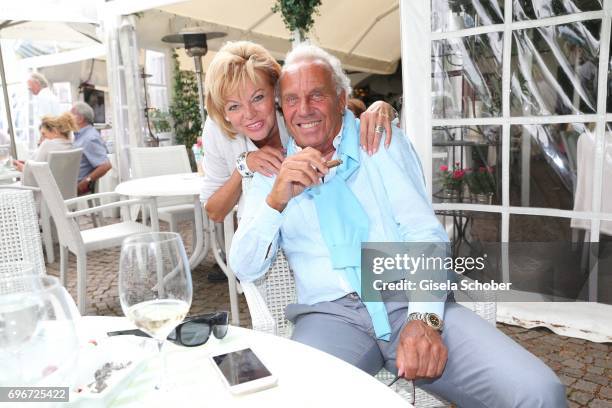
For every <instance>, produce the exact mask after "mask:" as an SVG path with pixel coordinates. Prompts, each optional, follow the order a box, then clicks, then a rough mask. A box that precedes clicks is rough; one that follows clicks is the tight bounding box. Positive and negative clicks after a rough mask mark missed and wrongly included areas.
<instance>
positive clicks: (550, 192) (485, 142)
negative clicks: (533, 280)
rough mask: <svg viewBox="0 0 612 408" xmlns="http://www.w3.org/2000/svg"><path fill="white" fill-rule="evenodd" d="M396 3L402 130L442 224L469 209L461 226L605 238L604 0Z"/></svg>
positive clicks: (610, 58) (609, 216) (611, 160)
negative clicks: (493, 219) (494, 219)
mask: <svg viewBox="0 0 612 408" xmlns="http://www.w3.org/2000/svg"><path fill="white" fill-rule="evenodd" d="M401 4H402V30H403V31H405V32H406V34H404V36H403V40H404V41H405V43H406V44H405V45H403V59H404V60H405V61H406V60H408V61H411V63H410V64H409V66H407V67H404V78H405V79H404V81H405V82H406V83H405V85H404V98H405V100H406V99H410V101H411V103H408V102H407V106H409V107H410V108H409V109H407V111H408V112H410V110H412V111H414V113H413V114H412V115H413V116H412V117H410V116H408V117H407V119H406V127H407V131H408V134H409V135H410V136H411V137H412V141H413V143H414V144H415V147H416V149H417V151H418V152H419V153H420V154H421V157H422V158H423V162H424V163H425V165H426V168H425V171H426V179H427V182H428V188H429V189H430V192H431V195H432V201H433V202H434V208H435V209H436V211H437V212H438V213H440V214H442V215H444V216H446V218H447V219H448V218H455V219H454V220H451V222H450V223H449V225H448V226H449V228H451V229H452V223H453V222H454V223H455V224H457V222H459V223H460V224H461V220H462V218H461V217H463V218H466V217H465V214H466V213H468V214H469V217H468V218H469V219H470V220H469V221H470V223H472V225H471V228H472V231H471V232H468V233H466V231H465V230H462V231H461V232H462V234H463V235H466V234H467V235H469V234H472V235H480V236H486V235H487V234H486V233H487V229H489V230H495V231H499V235H498V237H499V238H498V239H499V240H500V241H501V242H512V241H525V240H530V239H531V240H533V241H538V240H540V241H542V240H543V241H558V242H565V241H575V240H576V237H578V240H579V241H591V242H600V241H601V242H602V243H605V242H608V241H610V240H612V238H611V237H612V229H611V228H612V227H611V225H612V194H611V193H610V191H611V190H610V183H611V181H610V180H609V178H610V176H611V175H612V156H610V151H611V150H610V148H609V147H610V146H612V128H611V126H610V125H609V123H610V122H611V121H612V114H611V112H612V102H611V101H612V95H611V91H612V55H611V54H612V53H611V52H610V51H611V47H612V43H611V41H610V31H611V25H612V22H611V19H612V17H611V16H612V1H610V0H567V1H545V2H534V1H531V0H414V1H413V0H410V1H405V2H402V3H401ZM604 9H607V10H604ZM424 16H428V17H429V21H430V22H431V25H429V24H427V21H426V19H425V22H424V21H423V20H424V19H423V17H424ZM409 37H411V38H409ZM423 41H428V42H429V46H428V47H426V48H423V45H422V44H423ZM417 61H418V62H417ZM413 67H417V68H413ZM419 67H420V70H419V69H418V68H419ZM420 71H427V72H425V73H423V74H419V72H420ZM411 94H412V95H411ZM424 100H429V102H430V104H424V103H423V101H424ZM422 106H426V107H430V108H431V110H430V111H429V112H425V114H424V115H423V113H422V112H420V111H419V109H422ZM408 115H410V113H409V114H408ZM423 117H425V118H426V120H425V121H423ZM410 122H413V124H410ZM424 122H425V123H424ZM417 135H418V136H417ZM483 173H484V175H485V176H486V177H483V176H482V174H483ZM458 179H461V180H462V182H458ZM483 181H484V182H483ZM483 186H484V187H483ZM483 191H486V192H487V194H488V197H484V196H482V194H480V196H479V193H482V192H483ZM482 214H499V216H500V220H499V223H493V224H494V225H493V224H491V223H487V222H485V221H486V217H484V216H481V215H482ZM449 216H452V217H449ZM457 219H459V221H457ZM483 220H485V221H483ZM447 221H448V220H447ZM594 221H597V222H594ZM466 224H467V221H466ZM489 224H491V225H489ZM461 225H462V224H461ZM476 228H479V229H478V230H477V229H476ZM455 229H456V225H455ZM488 235H490V236H495V234H488ZM543 237H544V238H545V239H543ZM608 247H609V246H608ZM600 260H601V258H600ZM600 271H601V268H600ZM600 274H601V272H600ZM599 295H600V297H601V296H602V295H603V294H602V293H600V294H599ZM605 296H607V298H606V299H600V300H603V301H604V302H606V303H609V302H610V301H612V299H611V294H610V293H607V294H605Z"/></svg>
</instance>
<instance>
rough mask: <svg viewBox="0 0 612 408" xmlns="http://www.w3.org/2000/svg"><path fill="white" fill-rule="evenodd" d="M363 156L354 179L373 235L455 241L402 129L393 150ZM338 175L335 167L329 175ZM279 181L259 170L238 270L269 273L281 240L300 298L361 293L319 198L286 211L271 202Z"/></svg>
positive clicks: (235, 257)
mask: <svg viewBox="0 0 612 408" xmlns="http://www.w3.org/2000/svg"><path fill="white" fill-rule="evenodd" d="M356 129H357V131H359V127H357V128H356ZM341 135H342V131H341V133H340V134H339V135H338V136H336V138H335V139H334V146H335V147H337V146H338V145H339V143H340V138H341ZM291 142H292V141H291ZM291 142H290V143H291ZM334 157H335V155H334ZM360 161H361V163H360V164H361V165H360V167H359V169H358V170H357V171H356V172H355V174H354V175H353V176H352V177H351V178H350V179H348V180H347V185H348V186H349V188H350V189H351V191H352V192H353V193H354V194H355V196H356V197H357V199H358V200H359V202H360V203H361V205H362V206H363V208H364V210H365V212H366V213H367V214H368V217H369V225H370V228H369V241H370V242H448V236H447V235H446V232H445V231H444V229H443V228H442V225H440V223H439V222H438V219H437V218H436V216H435V214H434V211H433V209H432V207H431V203H430V201H429V199H428V198H427V194H426V191H425V183H424V179H423V173H422V170H421V164H420V161H419V159H418V156H417V155H416V152H415V151H414V149H413V147H412V145H411V143H410V141H409V140H408V138H406V137H405V135H404V134H403V132H402V131H401V130H400V129H398V128H395V127H394V128H393V138H392V141H391V145H390V146H389V148H388V149H385V148H381V149H379V150H378V152H377V153H375V154H374V155H373V156H368V154H367V153H365V152H364V151H363V150H361V151H360ZM334 176H335V172H334V169H332V172H330V174H328V175H327V176H326V177H325V180H329V179H330V178H331V177H334ZM274 181H275V177H265V176H262V175H261V174H259V173H256V174H255V176H254V177H253V181H252V183H251V186H250V188H249V191H248V193H247V195H246V202H245V208H244V211H243V217H242V219H241V221H240V224H239V227H238V230H237V231H236V234H235V235H234V238H233V241H232V247H231V250H230V258H229V261H230V266H231V268H232V270H233V271H234V273H235V274H236V276H237V277H238V278H239V279H240V280H243V281H247V282H248V281H253V280H255V279H257V278H259V277H260V276H262V275H263V274H264V273H266V271H267V270H268V269H269V267H270V265H271V263H272V260H273V259H274V257H275V255H276V251H277V249H278V247H279V245H280V247H282V249H283V251H284V252H285V255H286V256H287V259H288V261H289V265H290V267H291V269H292V270H293V273H294V276H295V282H296V290H297V297H298V302H300V303H304V304H309V305H312V304H315V303H318V302H324V301H332V300H336V299H339V298H341V297H343V296H345V295H347V294H348V293H351V292H353V289H352V288H351V286H350V285H349V283H348V282H347V281H346V279H345V278H344V276H343V274H342V273H341V272H340V271H335V270H334V268H333V267H332V264H331V261H330V258H329V252H328V249H327V246H326V244H325V242H324V240H323V237H322V235H321V231H320V227H319V222H318V218H317V210H316V208H315V204H314V201H313V200H312V198H310V197H309V196H308V195H307V194H300V195H298V196H296V197H294V198H293V199H291V201H289V203H288V204H287V207H286V208H285V209H284V210H283V212H282V213H280V212H278V211H276V210H275V209H273V208H271V207H270V206H269V205H268V204H267V203H266V197H267V196H268V194H269V193H270V191H271V190H272V186H273V184H274ZM412 312H433V313H436V314H438V316H441V317H443V313H444V303H443V302H410V303H409V310H408V313H412Z"/></svg>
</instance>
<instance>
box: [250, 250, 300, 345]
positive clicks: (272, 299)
mask: <svg viewBox="0 0 612 408" xmlns="http://www.w3.org/2000/svg"><path fill="white" fill-rule="evenodd" d="M253 283H254V284H255V287H257V290H258V291H259V293H260V294H261V296H262V297H263V298H264V301H265V302H266V305H267V306H268V310H269V311H270V314H271V315H272V317H273V318H274V320H275V322H276V334H277V335H279V336H282V337H290V336H291V332H292V331H293V324H292V323H291V322H290V321H289V320H287V318H286V317H285V308H286V307H287V305H288V304H291V303H296V302H297V296H296V292H295V280H294V278H293V271H291V268H289V262H287V258H286V257H285V254H284V252H283V250H282V249H280V248H279V250H278V252H277V253H276V258H275V259H274V262H272V265H271V266H270V269H269V270H268V272H267V273H266V274H265V275H264V276H262V277H261V278H259V279H257V280H256V281H254V282H253Z"/></svg>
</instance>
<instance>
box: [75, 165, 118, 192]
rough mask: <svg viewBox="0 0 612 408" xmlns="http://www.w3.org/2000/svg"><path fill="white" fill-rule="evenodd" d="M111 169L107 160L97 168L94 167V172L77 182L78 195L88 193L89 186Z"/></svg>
mask: <svg viewBox="0 0 612 408" xmlns="http://www.w3.org/2000/svg"><path fill="white" fill-rule="evenodd" d="M112 168H113V166H112V165H111V163H110V161H108V160H107V161H105V162H104V163H102V164H101V165H99V166H98V167H96V168H95V169H94V171H92V172H91V173H89V174H88V175H87V176H85V177H83V179H82V180H81V181H79V184H78V186H77V191H78V192H79V194H85V193H87V192H89V191H90V190H89V186H90V184H91V183H94V182H96V181H97V180H99V179H100V178H101V177H102V176H104V175H105V174H106V173H108V171H109V170H110V169H112ZM92 192H93V191H92Z"/></svg>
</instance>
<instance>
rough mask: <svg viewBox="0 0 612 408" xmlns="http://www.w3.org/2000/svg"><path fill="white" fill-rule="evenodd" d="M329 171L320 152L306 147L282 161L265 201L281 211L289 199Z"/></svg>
mask: <svg viewBox="0 0 612 408" xmlns="http://www.w3.org/2000/svg"><path fill="white" fill-rule="evenodd" d="M328 172H329V169H328V168H327V166H325V164H324V161H323V157H322V156H321V153H320V152H319V151H318V150H316V149H313V148H312V147H307V148H305V149H304V150H302V151H301V152H299V153H297V154H294V155H293V156H289V157H287V158H286V159H285V161H284V162H283V163H282V165H281V168H280V171H279V173H278V177H276V181H275V182H274V186H272V191H271V192H270V194H268V197H267V198H266V202H267V203H268V205H269V206H270V207H272V208H274V209H275V210H277V211H279V212H282V211H283V210H284V209H285V207H286V206H287V203H288V202H289V200H291V199H292V198H293V197H295V196H297V195H299V194H301V193H302V192H303V191H304V190H305V189H306V188H307V187H310V186H312V185H315V184H319V183H320V182H321V179H320V177H321V176H324V175H325V174H327V173H328Z"/></svg>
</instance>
